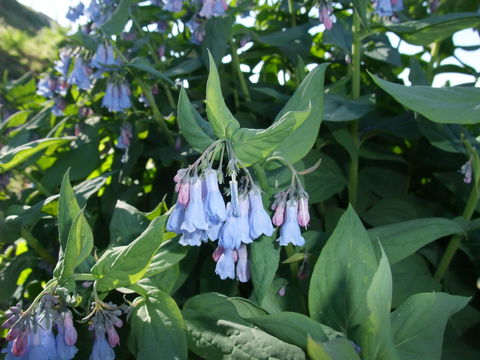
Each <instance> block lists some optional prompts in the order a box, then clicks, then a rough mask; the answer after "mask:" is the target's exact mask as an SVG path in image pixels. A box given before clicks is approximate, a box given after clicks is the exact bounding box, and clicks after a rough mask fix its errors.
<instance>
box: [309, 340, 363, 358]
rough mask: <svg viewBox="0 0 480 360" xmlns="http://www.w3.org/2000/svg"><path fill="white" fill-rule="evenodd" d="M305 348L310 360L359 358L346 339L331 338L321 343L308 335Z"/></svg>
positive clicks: (352, 345)
mask: <svg viewBox="0 0 480 360" xmlns="http://www.w3.org/2000/svg"><path fill="white" fill-rule="evenodd" d="M307 348H308V355H309V356H310V358H311V359H312V360H360V357H359V356H358V354H357V352H356V351H355V347H354V344H353V343H352V342H351V341H350V340H347V339H333V340H330V341H328V342H325V343H323V344H322V343H318V342H316V341H315V340H313V339H312V338H310V337H309V338H308V343H307Z"/></svg>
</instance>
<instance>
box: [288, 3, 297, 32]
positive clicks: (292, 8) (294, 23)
mask: <svg viewBox="0 0 480 360" xmlns="http://www.w3.org/2000/svg"><path fill="white" fill-rule="evenodd" d="M288 12H289V13H290V22H291V23H292V26H297V18H296V16H295V6H294V4H293V0H288Z"/></svg>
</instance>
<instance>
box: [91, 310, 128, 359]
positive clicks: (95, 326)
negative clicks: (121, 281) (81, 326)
mask: <svg viewBox="0 0 480 360" xmlns="http://www.w3.org/2000/svg"><path fill="white" fill-rule="evenodd" d="M92 308H93V311H92V314H91V320H90V325H89V327H88V329H89V330H90V331H93V332H94V335H95V340H94V342H93V349H92V353H91V355H90V360H113V359H115V352H114V351H113V348H114V347H115V346H117V345H118V344H120V337H119V336H118V333H117V330H116V329H115V328H121V327H122V326H123V321H122V320H121V319H120V316H121V315H122V313H124V312H125V313H126V312H127V311H128V307H126V306H123V305H122V306H119V307H117V306H115V305H114V304H112V303H108V304H104V303H101V304H100V303H93V304H92Z"/></svg>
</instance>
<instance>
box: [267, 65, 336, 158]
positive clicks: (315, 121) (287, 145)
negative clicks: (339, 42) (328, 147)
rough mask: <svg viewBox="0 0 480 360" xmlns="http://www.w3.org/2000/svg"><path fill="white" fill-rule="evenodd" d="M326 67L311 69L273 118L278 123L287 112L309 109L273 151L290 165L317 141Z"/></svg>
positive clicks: (321, 115)
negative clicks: (306, 115) (307, 114)
mask: <svg viewBox="0 0 480 360" xmlns="http://www.w3.org/2000/svg"><path fill="white" fill-rule="evenodd" d="M328 65H329V64H328V63H325V64H321V65H319V66H317V67H316V68H315V69H313V70H312V71H311V72H310V73H309V74H308V75H307V77H306V78H305V79H304V80H303V81H302V83H301V84H300V86H299V87H298V89H297V90H296V91H295V93H294V94H293V95H292V97H291V98H290V100H289V101H288V102H287V104H286V105H285V106H284V107H283V109H282V110H281V111H280V112H279V113H278V115H277V117H276V118H275V122H278V121H280V119H282V118H283V116H284V115H285V114H286V113H287V112H289V111H304V110H305V109H307V108H309V107H310V110H311V111H310V115H309V116H308V118H307V119H306V120H305V121H304V122H303V123H302V125H300V126H299V127H298V128H297V129H296V130H295V131H294V132H293V133H291V134H290V135H289V136H288V137H287V138H286V139H285V140H284V141H282V142H281V144H279V145H278V146H277V148H276V149H275V150H276V151H278V152H279V153H280V154H281V155H282V156H283V157H285V158H286V159H288V160H289V161H290V162H291V163H296V162H297V161H298V160H301V159H302V158H303V157H304V156H305V155H306V154H307V153H308V152H309V151H310V149H311V148H312V146H313V144H314V143H315V141H316V140H317V135H318V130H319V129H320V124H321V122H322V117H323V82H324V79H325V70H326V69H327V66H328Z"/></svg>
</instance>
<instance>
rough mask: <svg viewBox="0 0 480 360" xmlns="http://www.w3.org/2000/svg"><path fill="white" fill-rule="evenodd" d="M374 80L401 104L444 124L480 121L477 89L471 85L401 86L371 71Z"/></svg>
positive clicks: (479, 92)
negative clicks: (448, 86)
mask: <svg viewBox="0 0 480 360" xmlns="http://www.w3.org/2000/svg"><path fill="white" fill-rule="evenodd" d="M370 76H371V77H372V79H373V81H375V83H376V84H377V85H378V86H380V87H381V88H382V89H383V90H385V91H386V92H387V93H389V94H390V95H391V96H393V97H394V98H395V99H396V100H397V101H398V102H399V103H400V104H402V105H403V106H405V107H407V108H409V109H411V110H413V111H415V112H418V113H419V114H422V115H423V116H425V117H426V118H427V119H429V120H431V121H434V122H437V123H443V124H464V125H467V124H476V123H478V122H480V106H479V105H478V99H479V98H480V89H479V88H474V87H471V88H469V87H454V88H432V87H430V86H404V85H399V84H395V83H392V82H389V81H386V80H383V79H381V78H379V77H377V76H375V75H373V74H370Z"/></svg>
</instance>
